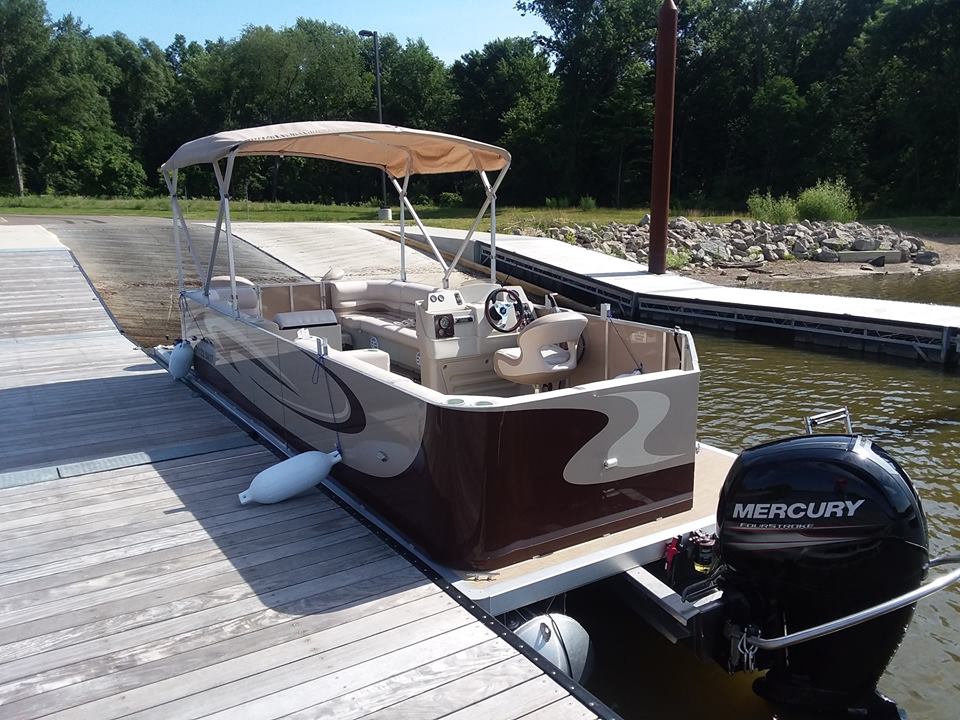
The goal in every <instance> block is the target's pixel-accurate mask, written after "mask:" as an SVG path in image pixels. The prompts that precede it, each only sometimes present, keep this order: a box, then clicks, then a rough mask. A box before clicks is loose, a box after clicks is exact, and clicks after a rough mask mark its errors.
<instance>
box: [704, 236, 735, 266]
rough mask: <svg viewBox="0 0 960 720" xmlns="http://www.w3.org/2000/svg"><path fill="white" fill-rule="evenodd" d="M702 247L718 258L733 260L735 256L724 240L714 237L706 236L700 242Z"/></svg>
mask: <svg viewBox="0 0 960 720" xmlns="http://www.w3.org/2000/svg"><path fill="white" fill-rule="evenodd" d="M700 248H701V249H702V250H703V251H704V252H705V253H706V254H707V255H710V256H711V257H715V258H717V259H718V260H732V259H733V256H732V255H731V253H730V246H729V245H727V244H726V243H725V242H723V240H720V239H719V238H714V237H708V238H705V239H704V240H702V241H701V242H700Z"/></svg>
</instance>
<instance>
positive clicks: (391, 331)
mask: <svg viewBox="0 0 960 720" xmlns="http://www.w3.org/2000/svg"><path fill="white" fill-rule="evenodd" d="M340 323H341V324H342V325H343V327H344V328H346V329H347V330H360V331H361V332H364V333H366V334H368V335H377V336H378V337H384V336H389V337H390V338H391V339H392V340H395V341H396V342H398V343H400V344H401V345H405V346H406V347H409V348H412V349H414V350H419V349H420V344H419V341H418V340H417V326H416V322H415V320H414V319H413V318H412V317H409V316H404V315H401V314H399V313H391V312H375V311H371V312H370V313H363V312H349V313H341V314H340Z"/></svg>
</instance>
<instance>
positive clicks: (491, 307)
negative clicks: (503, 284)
mask: <svg viewBox="0 0 960 720" xmlns="http://www.w3.org/2000/svg"><path fill="white" fill-rule="evenodd" d="M501 296H502V297H503V299H501ZM511 305H512V306H513V314H514V316H515V317H516V319H517V320H516V322H515V323H513V324H510V325H508V324H507V316H508V315H509V313H510V306H511ZM483 314H484V315H485V316H486V318H487V322H489V323H490V327H492V328H493V329H494V330H496V331H497V332H502V333H512V332H514V331H516V330H517V329H518V328H519V327H520V326H521V325H523V324H524V323H525V322H526V319H527V314H526V308H525V307H524V306H523V300H521V299H520V295H519V294H518V293H517V291H516V290H510V289H508V288H497V289H496V290H494V291H492V292H491V293H490V294H489V295H487V299H486V300H485V301H484V303H483Z"/></svg>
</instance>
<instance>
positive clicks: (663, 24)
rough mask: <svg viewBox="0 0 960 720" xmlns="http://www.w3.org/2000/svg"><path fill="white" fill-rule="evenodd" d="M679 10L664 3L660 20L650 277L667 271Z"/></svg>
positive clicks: (654, 124) (669, 0)
mask: <svg viewBox="0 0 960 720" xmlns="http://www.w3.org/2000/svg"><path fill="white" fill-rule="evenodd" d="M678 14H679V13H678V12H677V6H676V4H675V3H674V2H673V0H664V2H663V5H662V6H661V8H660V13H659V15H658V19H657V66H656V69H657V90H656V96H655V99H654V116H653V178H652V182H651V183H650V257H649V260H648V267H649V270H650V272H651V273H653V274H655V275H663V274H664V273H665V272H666V271H667V219H668V216H669V214H670V165H671V156H672V152H673V96H674V86H675V84H676V76H677V16H678Z"/></svg>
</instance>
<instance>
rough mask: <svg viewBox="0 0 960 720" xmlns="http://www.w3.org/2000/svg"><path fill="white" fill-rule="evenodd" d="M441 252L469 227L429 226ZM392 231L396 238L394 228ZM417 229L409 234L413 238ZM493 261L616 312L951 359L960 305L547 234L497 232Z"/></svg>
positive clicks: (471, 251) (486, 249)
mask: <svg viewBox="0 0 960 720" xmlns="http://www.w3.org/2000/svg"><path fill="white" fill-rule="evenodd" d="M427 230H428V232H430V235H431V237H432V238H433V240H434V242H435V243H436V244H437V246H438V247H439V248H440V249H441V251H442V252H443V253H444V254H448V255H452V254H453V253H454V252H456V249H457V248H458V247H459V245H460V243H461V242H462V241H463V238H464V237H465V236H466V231H461V230H449V229H443V228H427ZM390 234H391V236H392V237H394V238H397V237H399V235H398V231H397V230H396V229H393V228H391V231H390ZM422 237H423V236H422V235H419V234H416V233H409V232H408V238H410V239H411V240H412V241H413V242H414V243H418V241H421V242H422ZM471 245H472V247H470V248H468V249H467V251H466V252H465V253H464V257H465V258H467V259H469V260H472V262H473V263H474V264H475V265H477V266H487V267H489V264H490V239H489V235H488V234H487V233H476V234H475V235H474V239H473V240H472V242H471ZM497 270H498V272H499V274H500V275H502V276H503V277H509V278H513V279H514V280H521V281H524V282H528V283H531V284H533V285H537V286H539V287H541V288H544V289H546V290H549V291H551V292H557V293H560V294H561V295H564V296H566V297H569V298H570V299H572V300H575V301H577V302H581V303H583V304H586V305H592V306H594V307H596V306H597V305H598V303H601V302H609V303H611V304H612V305H613V307H614V308H615V309H616V311H617V313H618V314H619V315H621V316H622V317H629V318H633V319H637V320H645V321H654V322H660V323H667V324H675V325H680V326H682V327H685V328H691V327H702V328H707V329H714V330H721V331H725V332H736V333H742V334H753V335H755V336H758V337H760V338H764V339H770V340H777V341H782V340H793V341H796V342H803V343H811V344H814V345H822V346H828V347H834V348H844V349H850V350H858V351H863V352H869V353H877V354H882V355H894V356H899V357H908V358H917V359H919V360H921V361H923V362H929V363H935V364H942V365H951V366H952V365H956V364H957V358H958V354H960V307H955V306H949V305H928V304H922V303H909V302H899V301H893V300H871V299H866V298H847V297H836V296H829V295H814V294H811V293H793V292H783V291H778V290H756V289H751V288H735V287H722V286H718V285H713V284H711V283H706V282H702V281H700V280H696V279H693V278H688V277H684V276H681V275H676V274H673V273H667V274H665V275H652V274H650V273H649V272H648V271H647V267H646V265H642V264H638V263H634V262H631V261H629V260H626V259H623V258H617V257H613V256H610V255H606V254H604V253H600V252H596V251H594V250H588V249H586V248H583V247H580V246H578V245H572V244H569V243H565V242H561V241H559V240H552V239H550V238H540V237H526V236H521V235H498V236H497Z"/></svg>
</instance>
